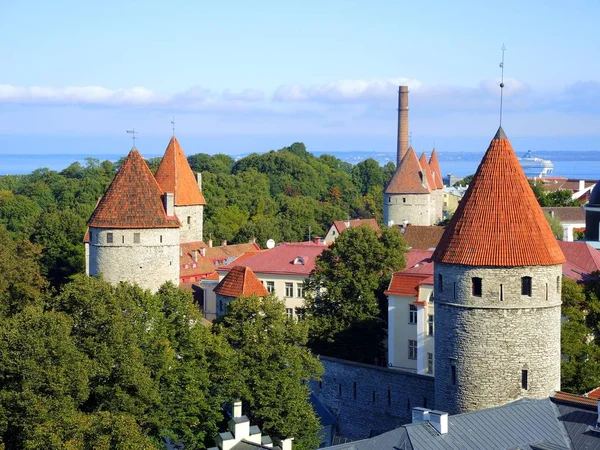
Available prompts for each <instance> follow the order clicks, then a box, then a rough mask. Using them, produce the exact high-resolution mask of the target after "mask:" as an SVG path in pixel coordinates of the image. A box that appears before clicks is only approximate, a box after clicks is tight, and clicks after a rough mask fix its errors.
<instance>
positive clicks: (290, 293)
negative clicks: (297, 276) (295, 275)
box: [285, 283, 294, 297]
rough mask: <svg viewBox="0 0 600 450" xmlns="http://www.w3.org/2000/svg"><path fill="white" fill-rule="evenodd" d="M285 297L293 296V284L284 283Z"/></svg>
mask: <svg viewBox="0 0 600 450" xmlns="http://www.w3.org/2000/svg"><path fill="white" fill-rule="evenodd" d="M285 296H286V297H293V296H294V283H285Z"/></svg>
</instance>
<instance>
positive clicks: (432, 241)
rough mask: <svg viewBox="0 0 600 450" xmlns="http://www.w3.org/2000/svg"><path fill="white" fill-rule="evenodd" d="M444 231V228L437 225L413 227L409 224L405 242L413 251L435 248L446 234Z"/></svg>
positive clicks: (405, 232) (405, 233)
mask: <svg viewBox="0 0 600 450" xmlns="http://www.w3.org/2000/svg"><path fill="white" fill-rule="evenodd" d="M444 229H445V228H444V227H439V226H436V225H412V224H410V223H409V224H408V225H407V226H406V230H405V231H404V240H405V241H406V243H407V244H408V246H409V247H410V248H413V249H419V250H427V249H430V248H435V247H437V245H438V243H439V242H440V239H441V238H442V235H443V234H444Z"/></svg>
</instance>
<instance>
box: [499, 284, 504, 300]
mask: <svg viewBox="0 0 600 450" xmlns="http://www.w3.org/2000/svg"><path fill="white" fill-rule="evenodd" d="M503 300H504V285H503V284H501V285H500V301H503Z"/></svg>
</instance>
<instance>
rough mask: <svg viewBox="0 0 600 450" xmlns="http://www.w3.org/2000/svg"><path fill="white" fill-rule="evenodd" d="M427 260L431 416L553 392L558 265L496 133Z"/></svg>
mask: <svg viewBox="0 0 600 450" xmlns="http://www.w3.org/2000/svg"><path fill="white" fill-rule="evenodd" d="M433 260H434V262H435V270H434V277H435V330H436V333H435V407H436V409H438V410H443V411H448V412H449V413H451V414H456V413H463V412H467V411H472V410H477V409H483V408H490V407H493V406H498V405H502V404H505V403H507V402H510V401H513V400H517V399H519V398H521V397H528V398H544V397H548V396H550V395H551V394H552V392H553V391H556V390H559V389H560V307H561V294H560V292H561V276H562V263H563V262H564V260H565V259H564V256H563V254H562V252H561V250H560V248H559V246H558V244H557V242H556V239H555V238H554V236H553V235H552V232H551V230H550V227H549V225H548V223H547V221H546V219H545V218H544V215H543V213H542V210H541V208H540V206H539V205H538V203H537V201H536V199H535V196H534V194H533V192H532V190H531V188H530V187H529V184H528V182H527V179H526V178H525V175H524V173H523V170H522V169H521V167H520V165H519V162H518V160H517V157H516V155H515V154H514V152H513V150H512V147H511V145H510V142H509V141H508V139H507V138H506V135H505V134H504V131H503V130H502V128H500V129H499V130H498V132H497V133H496V135H495V137H494V139H493V140H492V142H491V144H490V146H489V148H488V150H487V152H486V154H485V156H484V157H483V160H482V162H481V164H480V165H479V168H478V169H477V172H476V174H475V176H474V177H473V181H472V183H471V185H470V186H469V189H468V190H467V192H466V193H465V196H464V198H463V199H462V201H461V203H460V204H459V207H458V209H457V210H456V212H455V214H454V216H453V218H452V221H451V222H450V224H449V225H448V226H447V227H446V230H445V232H444V235H443V237H442V239H441V241H440V243H439V245H438V247H437V248H436V251H435V253H434V255H433Z"/></svg>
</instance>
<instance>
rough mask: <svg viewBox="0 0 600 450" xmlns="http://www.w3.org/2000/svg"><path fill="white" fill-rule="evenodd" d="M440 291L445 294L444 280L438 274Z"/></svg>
mask: <svg viewBox="0 0 600 450" xmlns="http://www.w3.org/2000/svg"><path fill="white" fill-rule="evenodd" d="M438 289H439V290H440V292H444V278H443V277H442V274H441V273H438Z"/></svg>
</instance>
